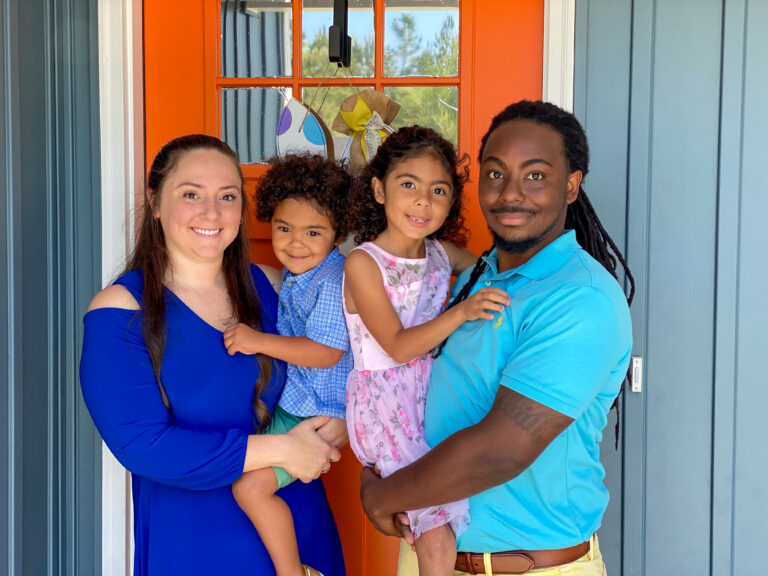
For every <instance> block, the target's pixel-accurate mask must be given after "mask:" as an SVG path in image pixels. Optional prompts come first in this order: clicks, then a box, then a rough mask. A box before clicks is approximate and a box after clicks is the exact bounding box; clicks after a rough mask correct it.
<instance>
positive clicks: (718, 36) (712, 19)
mask: <svg viewBox="0 0 768 576" xmlns="http://www.w3.org/2000/svg"><path fill="white" fill-rule="evenodd" d="M631 8H632V18H631V38H630V39H627V38H626V37H624V36H621V34H620V32H619V31H621V30H625V29H626V26H627V16H626V14H625V13H623V12H622V11H621V6H620V5H619V4H618V3H613V2H608V1H605V0H601V1H598V0H579V2H577V36H576V37H577V49H576V57H577V62H576V73H577V78H576V85H575V98H576V102H575V109H576V111H577V114H578V115H579V116H580V117H581V118H582V120H584V122H585V124H586V127H587V132H588V135H589V137H590V144H591V148H592V154H593V158H594V162H593V167H592V170H593V173H592V174H591V175H590V180H589V181H588V184H589V187H588V188H587V190H588V191H589V192H590V194H591V195H592V196H595V197H597V198H600V200H599V202H605V203H606V205H600V204H598V210H599V211H600V213H601V215H602V214H604V213H606V206H607V214H608V217H607V219H608V221H609V222H610V219H611V218H613V215H612V214H613V212H614V211H615V210H621V207H622V206H626V210H627V212H626V215H627V243H626V248H627V254H628V256H629V264H630V267H631V269H632V271H633V273H634V274H635V278H636V279H637V281H638V294H637V299H636V301H635V304H634V305H633V306H632V314H633V320H634V334H635V349H634V353H635V354H640V355H643V356H644V357H645V362H646V363H645V366H646V370H645V382H644V386H645V388H644V391H643V393H642V394H632V393H628V394H626V396H625V407H626V411H625V428H624V435H623V441H624V446H623V463H622V470H621V471H622V472H623V506H622V508H621V510H620V515H621V523H622V525H623V532H622V539H623V545H622V547H621V558H620V559H617V557H616V554H614V549H615V545H614V540H615V538H616V537H615V535H614V534H613V532H611V533H610V534H605V532H606V530H607V529H608V528H609V526H610V527H613V526H614V525H615V522H616V519H615V517H614V516H613V515H612V512H611V511H610V510H609V513H608V514H607V515H606V518H605V522H604V526H603V529H602V530H601V537H602V538H601V539H602V541H603V543H604V545H606V544H607V545H608V546H607V550H606V561H607V564H608V571H609V574H612V575H614V574H624V575H627V574H633V575H635V574H637V575H648V576H650V575H656V574H680V575H689V574H690V575H699V574H710V575H712V576H724V575H727V574H743V575H750V576H751V575H752V574H758V573H762V571H763V565H762V562H763V560H764V558H765V553H764V548H765V544H764V542H765V541H766V539H767V538H768V517H767V516H766V511H767V510H768V483H766V482H765V475H766V473H767V472H768V452H766V449H765V446H764V437H765V432H764V426H763V422H764V420H765V417H764V415H763V414H764V410H765V409H764V407H765V406H766V405H768V390H767V389H766V386H765V384H766V381H767V378H766V376H765V375H766V374H767V373H768V354H767V353H766V351H767V350H768V337H766V335H765V328H764V327H765V325H766V323H768V299H766V296H765V294H766V293H768V267H767V266H766V263H768V258H766V255H765V252H766V250H765V247H766V245H768V242H766V240H765V233H764V227H765V226H764V221H765V215H766V214H768V186H766V184H765V182H766V180H765V176H764V172H765V166H766V164H768V112H766V105H765V103H766V102H768V36H767V35H766V34H765V31H766V30H768V3H766V2H765V1H764V0H721V1H715V0H706V1H694V0H685V1H684V0H654V1H647V2H645V1H644V2H639V1H634V2H631ZM627 43H629V45H630V46H631V53H630V54H629V56H627V55H626V53H625V46H627ZM606 51H608V52H609V53H606ZM579 59H581V61H579ZM625 59H626V62H624V60H625ZM628 66H629V67H630V69H631V79H630V91H629V94H628V95H627V94H626V92H625V91H624V90H623V89H622V86H623V80H622V79H623V75H624V74H626V70H627V68H628ZM596 71H597V72H596ZM621 110H628V111H629V123H628V126H629V128H628V130H627V131H626V132H623V131H622V130H623V129H622V128H621V113H620V112H621ZM624 142H627V143H628V148H624ZM622 150H626V151H627V153H628V163H627V167H626V174H627V181H628V190H629V191H628V198H627V200H626V202H624V201H623V200H622V199H619V198H614V197H612V196H610V195H609V194H607V192H608V190H609V189H610V188H612V187H615V185H616V183H617V181H618V180H620V178H621V174H622V172H623V169H622V168H623V165H622V162H621V152H622ZM598 171H600V172H603V173H604V174H605V177H604V179H597V178H595V174H596V173H597V172H598ZM597 203H598V201H596V204H597ZM603 456H604V458H603V459H604V462H606V467H607V468H608V478H610V477H611V474H612V473H615V471H614V470H613V469H612V467H617V465H616V464H615V463H614V462H613V461H612V460H611V459H609V458H606V453H605V451H604V452H603ZM613 505H614V503H612V506H613Z"/></svg>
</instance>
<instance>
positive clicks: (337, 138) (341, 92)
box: [301, 86, 373, 158]
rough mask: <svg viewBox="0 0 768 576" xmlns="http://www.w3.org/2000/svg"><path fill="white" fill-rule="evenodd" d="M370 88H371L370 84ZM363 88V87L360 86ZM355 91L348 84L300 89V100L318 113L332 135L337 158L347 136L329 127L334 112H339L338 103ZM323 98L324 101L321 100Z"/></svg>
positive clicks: (334, 114)
mask: <svg viewBox="0 0 768 576" xmlns="http://www.w3.org/2000/svg"><path fill="white" fill-rule="evenodd" d="M371 88H373V87H372V86H371ZM359 89H360V90H363V89H364V87H362V86H361V87H360V88H359ZM356 91H357V89H356V88H351V87H349V86H338V87H336V86H334V87H333V88H324V87H320V88H304V89H303V90H302V91H301V101H302V102H303V103H304V104H306V105H307V106H311V107H312V109H313V110H314V111H315V112H317V113H318V115H319V116H320V118H321V119H322V121H323V122H325V125H326V126H327V127H328V130H329V131H330V133H331V136H332V137H333V148H334V151H335V156H336V158H338V157H339V156H340V154H341V152H342V150H343V149H344V146H345V145H346V143H347V138H348V136H347V135H345V134H341V133H339V132H336V131H334V130H333V128H331V126H333V119H334V118H336V114H338V112H339V104H341V101H342V100H344V98H346V97H347V96H350V95H351V94H354V93H355V92H356ZM323 98H325V101H323Z"/></svg>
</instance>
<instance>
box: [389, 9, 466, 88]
mask: <svg viewBox="0 0 768 576" xmlns="http://www.w3.org/2000/svg"><path fill="white" fill-rule="evenodd" d="M384 26H385V31H384V75H385V76H389V77H398V76H433V77H439V76H456V75H457V74H458V72H459V0H386V3H385V15H384Z"/></svg>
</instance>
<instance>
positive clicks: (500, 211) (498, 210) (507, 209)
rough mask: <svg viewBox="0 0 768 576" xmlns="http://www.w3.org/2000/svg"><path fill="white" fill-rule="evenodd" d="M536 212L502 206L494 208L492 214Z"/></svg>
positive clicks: (528, 209)
mask: <svg viewBox="0 0 768 576" xmlns="http://www.w3.org/2000/svg"><path fill="white" fill-rule="evenodd" d="M535 213H536V211H535V210H531V209H530V208H520V207H518V206H501V207H499V208H492V209H491V214H535Z"/></svg>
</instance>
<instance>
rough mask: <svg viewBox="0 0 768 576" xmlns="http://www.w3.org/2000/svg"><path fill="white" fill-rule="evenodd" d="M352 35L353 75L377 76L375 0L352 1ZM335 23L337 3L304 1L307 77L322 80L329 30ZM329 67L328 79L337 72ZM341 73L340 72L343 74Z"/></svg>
mask: <svg viewBox="0 0 768 576" xmlns="http://www.w3.org/2000/svg"><path fill="white" fill-rule="evenodd" d="M348 14H349V16H348V24H349V30H348V32H349V36H350V37H351V38H352V54H351V56H350V62H349V69H350V73H351V75H352V76H358V77H363V78H370V77H371V76H373V46H374V43H373V35H374V32H373V0H349V12H348ZM332 24H333V0H304V4H303V9H302V20H301V35H302V42H301V45H302V51H301V73H302V75H303V76H304V77H306V78H321V77H322V76H323V70H325V65H326V64H328V28H330V27H331V25H332ZM336 68H337V67H336V64H331V66H329V67H328V72H327V75H328V76H333V74H334V72H336ZM339 74H340V73H339Z"/></svg>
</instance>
